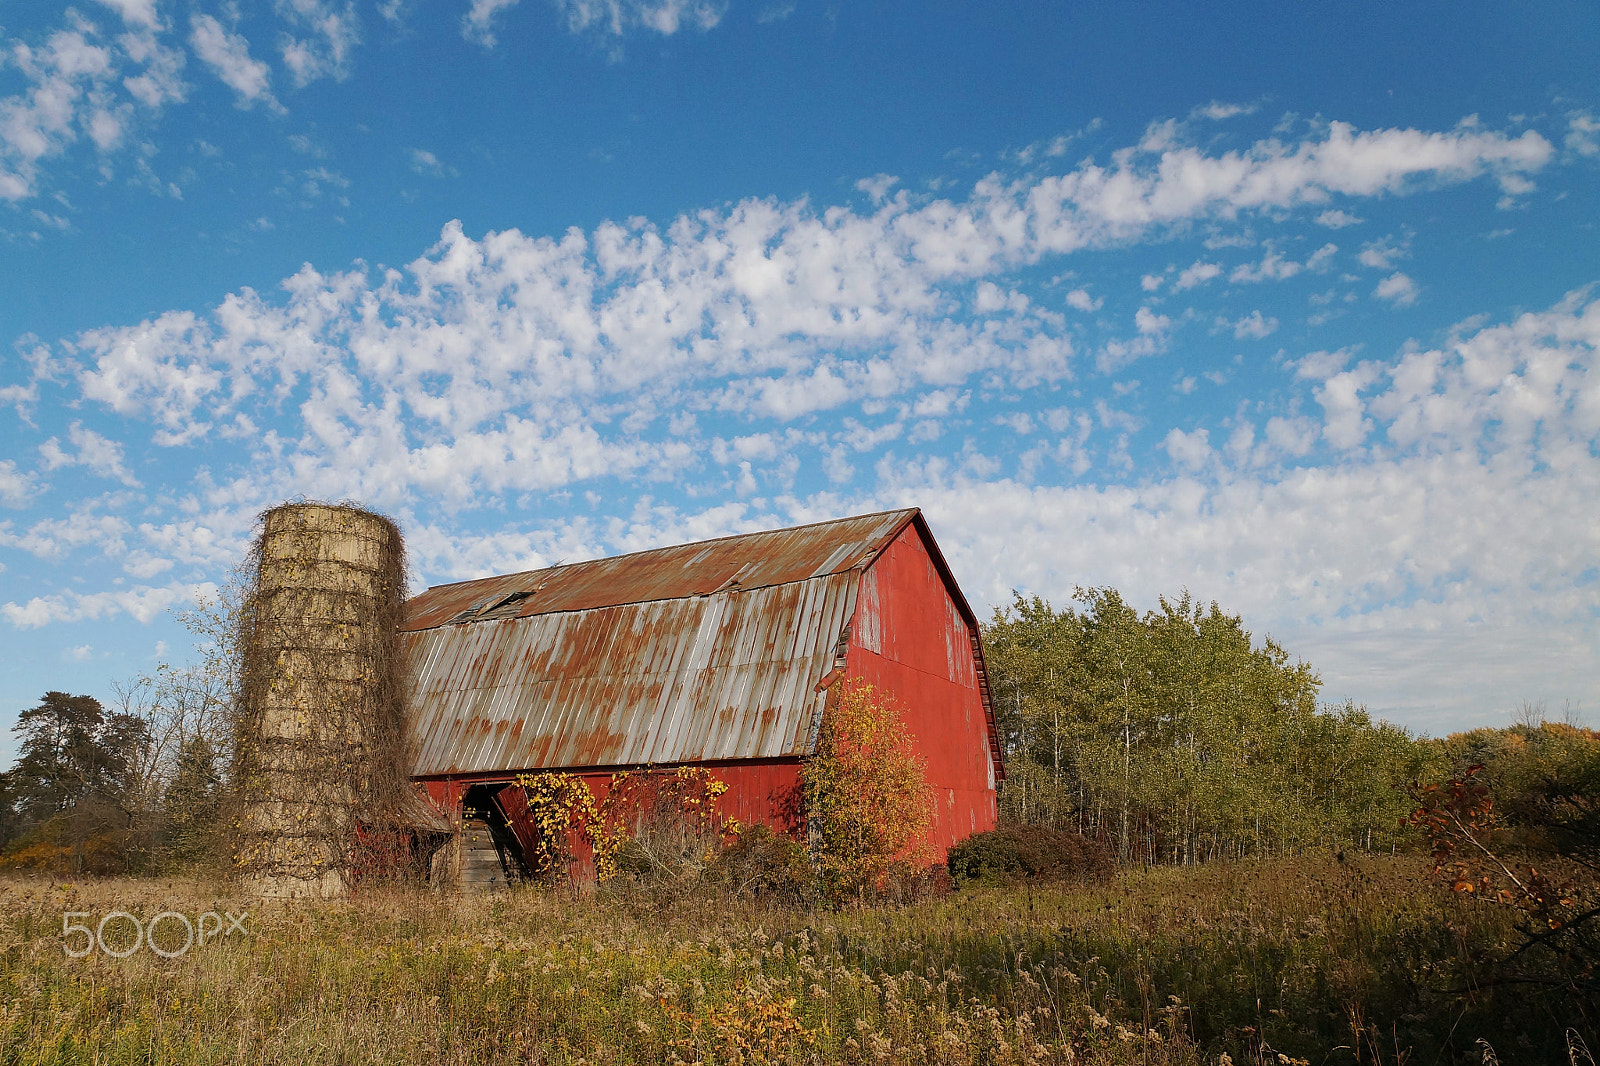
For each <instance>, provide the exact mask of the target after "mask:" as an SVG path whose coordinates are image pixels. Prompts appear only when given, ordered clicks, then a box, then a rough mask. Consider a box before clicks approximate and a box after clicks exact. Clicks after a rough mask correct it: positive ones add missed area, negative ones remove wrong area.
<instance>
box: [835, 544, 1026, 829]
mask: <svg viewBox="0 0 1600 1066" xmlns="http://www.w3.org/2000/svg"><path fill="white" fill-rule="evenodd" d="M845 672H846V673H847V674H849V675H850V676H852V677H855V676H859V677H862V678H864V679H866V680H867V681H870V682H871V683H872V684H874V685H876V686H878V687H879V688H880V689H881V690H883V691H885V692H887V693H889V694H890V695H892V696H893V697H894V698H895V699H896V700H897V701H899V703H900V706H901V710H902V713H903V714H904V716H905V722H906V728H907V729H908V730H909V731H910V732H911V734H912V735H913V736H915V737H916V740H917V747H918V749H919V750H920V751H921V752H922V754H923V755H924V756H925V757H926V758H927V760H928V766H927V777H928V783H929V785H931V786H932V788H933V793H934V808H935V814H934V825H933V834H932V841H931V842H932V843H933V845H934V847H935V848H936V849H937V851H938V857H939V858H940V859H943V858H944V855H945V852H946V851H947V850H948V849H949V847H950V845H952V844H954V843H955V842H956V841H958V840H962V839H964V838H966V837H968V836H971V835H972V834H973V833H981V832H983V831H985V830H988V829H993V828H994V826H995V817H996V814H997V807H996V803H995V782H994V763H993V761H992V760H991V758H990V752H989V735H988V720H987V718H986V717H985V715H984V710H983V697H982V695H981V694H980V693H979V690H978V672H977V668H976V666H975V665H974V663H973V660H972V636H971V631H970V630H969V629H968V628H967V623H966V620H965V619H964V618H962V616H961V612H960V610H959V609H957V607H956V604H955V601H954V600H953V599H951V597H950V593H949V591H948V589H947V588H946V586H945V583H944V580H943V579H942V578H941V577H940V576H939V571H938V570H937V569H936V568H935V567H934V564H933V559H932V558H931V557H930V556H929V555H928V551H927V548H926V546H925V545H924V544H923V540H922V537H921V536H920V535H919V534H918V532H917V529H916V527H915V526H914V525H908V526H907V527H906V528H905V529H903V530H902V531H901V532H900V535H899V536H898V537H896V538H895V539H894V540H893V541H891V542H890V543H889V545H888V546H887V547H886V548H884V550H883V551H882V552H880V553H879V554H878V557H877V558H876V559H875V560H874V561H873V563H872V565H871V566H870V567H868V568H867V571H866V573H864V574H863V575H862V577H861V593H860V596H859V597H858V598H857V600H856V613H855V619H854V621H853V622H852V624H851V629H850V648H849V651H848V653H847V657H846V661H845Z"/></svg>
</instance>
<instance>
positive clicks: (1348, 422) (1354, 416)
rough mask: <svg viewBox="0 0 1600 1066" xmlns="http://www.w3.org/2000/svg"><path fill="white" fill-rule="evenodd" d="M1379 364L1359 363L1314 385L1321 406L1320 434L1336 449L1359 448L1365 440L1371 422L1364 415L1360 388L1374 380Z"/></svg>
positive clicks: (1365, 386)
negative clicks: (1318, 384) (1351, 368)
mask: <svg viewBox="0 0 1600 1066" xmlns="http://www.w3.org/2000/svg"><path fill="white" fill-rule="evenodd" d="M1377 375H1378V367H1377V365H1376V364H1374V363H1362V364H1361V365H1360V366H1358V367H1356V368H1355V369H1353V370H1344V371H1340V372H1339V373H1337V374H1333V375H1331V376H1330V377H1329V378H1328V379H1327V380H1326V381H1324V382H1323V383H1322V384H1321V385H1320V386H1318V388H1317V392H1316V396H1317V402H1318V403H1320V404H1321V405H1322V414H1323V427H1322V435H1323V437H1324V438H1326V439H1327V441H1328V443H1330V444H1332V445H1333V446H1334V447H1335V448H1344V449H1350V448H1355V447H1359V446H1360V445H1361V444H1363V443H1364V442H1365V441H1366V439H1367V434H1368V432H1369V431H1370V430H1371V429H1372V423H1371V422H1370V421H1368V420H1367V419H1366V418H1364V417H1363V401H1362V399H1361V391H1362V390H1363V389H1365V388H1367V387H1368V386H1369V385H1371V384H1372V383H1373V381H1374V380H1376V378H1377Z"/></svg>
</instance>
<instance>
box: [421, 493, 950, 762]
mask: <svg viewBox="0 0 1600 1066" xmlns="http://www.w3.org/2000/svg"><path fill="white" fill-rule="evenodd" d="M913 523H914V524H915V525H916V526H917V528H918V531H919V533H920V534H921V535H922V536H923V538H924V539H925V541H926V543H927V545H928V547H929V549H930V555H931V556H932V557H933V559H934V561H935V563H936V565H937V566H938V568H939V569H940V571H941V572H942V573H943V575H944V577H945V580H946V584H947V585H948V587H949V588H950V591H951V594H952V596H953V597H954V598H955V600H956V603H957V605H958V607H959V609H960V610H961V612H962V614H963V616H964V617H966V618H967V619H968V622H969V625H971V626H972V627H973V628H974V629H975V628H976V620H975V619H974V618H973V616H972V612H971V609H970V608H969V607H968V606H967V603H966V601H965V599H963V598H962V596H961V593H960V590H959V589H957V588H956V587H955V583H954V581H953V580H951V578H950V575H949V571H948V568H946V567H945V565H944V560H943V558H942V557H941V556H940V555H939V552H938V549H937V547H936V546H935V545H934V544H933V541H932V537H931V536H930V535H929V534H928V530H927V526H926V523H925V522H924V521H923V519H922V517H921V513H920V512H919V511H918V510H916V509H915V508H912V509H908V510H901V511H886V512H883V513H880V514H871V515H862V516H859V517H855V518H844V519H839V520H836V521H832V522H820V523H816V524H814V525H807V526H799V527H797V528H793V529H780V530H773V531H770V532H763V533H749V534H744V535H742V536H735V537H724V538H722V539H720V540H711V541H702V542H700V543H696V544H684V545H678V546H675V547H669V548H657V549H655V550H653V551H646V552H637V553H634V554H631V555H621V556H615V557H613V558H609V559H596V560H592V561H589V562H582V563H573V564H570V565H566V566H558V567H551V568H548V569H544V570H533V571H528V572H526V573H521V574H510V575H506V576H503V577H492V578H483V579H481V580H477V581H464V582H458V583H456V584H451V585H441V586H437V587H434V588H431V589H429V590H427V591H426V592H424V593H422V594H421V595H419V596H417V597H415V598H413V599H412V600H411V601H409V602H408V604H407V609H406V621H405V623H404V626H403V628H404V630H405V640H406V641H407V643H408V645H409V649H408V650H409V653H410V657H411V670H412V675H413V676H412V685H411V690H410V692H411V704H412V717H411V722H412V735H413V738H414V740H415V741H416V744H417V760H416V764H415V768H414V771H413V773H414V774H415V775H416V776H419V777H425V776H441V775H454V774H472V773H493V772H501V771H506V770H521V769H535V768H558V767H578V766H585V767H593V766H628V765H640V764H671V763H682V762H701V761H709V760H724V759H758V758H773V757H781V756H790V755H798V754H806V753H808V752H809V751H810V750H811V748H812V746H813V745H814V743H815V733H816V728H817V724H818V721H819V719H820V715H821V711H822V706H823V700H824V699H825V695H824V694H822V693H819V692H818V691H817V689H816V684H817V681H818V680H819V679H820V678H821V677H822V676H823V675H824V674H826V673H827V672H828V671H829V670H830V669H831V668H832V666H833V665H834V659H835V655H836V652H837V651H838V649H839V645H840V642H841V638H842V636H843V634H842V630H843V628H844V626H845V624H846V623H847V622H848V621H849V619H850V617H851V615H852V613H853V612H854V609H855V600H856V594H857V590H858V589H859V587H860V576H861V574H860V572H861V570H863V569H865V567H866V566H867V565H869V564H870V563H871V561H872V560H873V558H875V557H876V555H877V553H878V552H880V551H881V550H883V548H884V547H886V546H887V545H888V544H889V542H890V541H892V540H894V538H895V537H896V536H898V535H899V534H900V532H901V531H902V530H903V529H905V528H906V526H907V525H911V524H913Z"/></svg>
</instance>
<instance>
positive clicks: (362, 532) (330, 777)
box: [235, 503, 409, 896]
mask: <svg viewBox="0 0 1600 1066" xmlns="http://www.w3.org/2000/svg"><path fill="white" fill-rule="evenodd" d="M253 561H254V563H255V575H254V584H253V588H252V589H251V594H250V596H249V597H248V600H247V602H246V606H245V617H244V618H243V619H242V622H241V655H242V662H241V664H240V666H241V670H240V687H241V698H242V703H243V706H242V708H241V710H242V714H241V716H240V720H239V733H238V737H237V744H236V748H235V758H236V766H235V769H236V775H237V776H236V780H237V782H238V785H239V793H238V795H239V800H240V807H239V822H238V826H237V829H238V836H237V838H236V851H235V860H236V862H237V864H238V867H239V872H240V873H241V875H242V876H243V879H244V881H245V884H246V886H247V887H248V888H249V889H251V890H253V891H255V892H258V893H260V894H263V895H272V896H334V895H341V894H343V893H344V892H345V891H346V890H347V889H348V888H349V885H350V882H351V876H352V873H353V871H354V869H355V863H356V861H357V852H358V837H359V833H358V824H360V825H363V826H365V827H371V826H373V825H374V824H381V823H382V822H383V816H384V813H385V811H386V810H398V809H399V808H400V807H401V806H402V805H403V804H404V802H405V790H406V789H407V788H408V787H409V786H408V784H407V778H406V771H405V768H404V767H403V766H402V760H401V757H400V756H401V746H402V740H401V738H402V729H403V716H404V705H403V698H404V697H403V692H404V689H403V680H404V678H403V664H402V663H401V661H400V641H399V621H400V612H401V607H402V604H403V603H404V599H405V587H404V586H405V556H404V548H403V545H402V542H401V538H400V531H399V530H398V529H397V528H396V527H395V525H394V523H393V522H391V521H389V520H388V519H387V518H384V517H382V516H381V515H376V514H373V513H371V512H370V511H365V510H362V509H360V508H358V507H354V506H348V505H336V504H324V503H290V504H283V505H282V506H279V507H275V508H273V509H272V510H270V511H267V512H266V513H265V514H264V515H262V520H261V533H260V536H259V537H258V539H257V541H256V544H255V548H254V552H253Z"/></svg>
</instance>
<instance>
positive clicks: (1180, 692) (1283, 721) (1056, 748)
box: [984, 588, 1448, 864]
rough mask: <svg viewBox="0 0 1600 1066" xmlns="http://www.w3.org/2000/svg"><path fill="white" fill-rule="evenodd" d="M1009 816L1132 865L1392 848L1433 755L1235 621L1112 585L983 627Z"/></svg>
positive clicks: (1026, 608) (1005, 612)
mask: <svg viewBox="0 0 1600 1066" xmlns="http://www.w3.org/2000/svg"><path fill="white" fill-rule="evenodd" d="M984 648H985V655H986V658H987V664H988V669H989V674H990V684H991V690H992V692H993V695H994V702H995V710H996V714H997V717H998V718H999V720H1000V726H1001V731H1002V734H1003V738H1004V743H1005V746H1006V784H1005V790H1004V792H1003V793H1002V797H1001V807H1002V816H1003V817H1004V818H1005V819H1008V820H1011V821H1015V822H1022V823H1032V824H1042V825H1047V826H1051V827H1054V828H1064V829H1072V830H1076V831H1077V832H1080V833H1082V834H1084V835H1085V836H1089V837H1092V838H1096V839H1101V840H1104V841H1106V842H1107V843H1108V844H1109V845H1110V846H1111V847H1112V848H1113V849H1114V850H1115V852H1116V853H1117V855H1118V856H1119V858H1120V859H1121V861H1123V862H1124V863H1140V862H1143V863H1152V864H1154V863H1177V864H1184V863H1193V862H1204V861H1209V860H1214V859H1224V858H1240V857H1245V856H1258V855H1274V854H1282V853H1287V852H1293V851H1296V850H1299V849H1303V848H1308V847H1314V846H1326V847H1335V848H1360V849H1365V850H1383V851H1389V850H1391V849H1393V848H1394V847H1395V846H1397V844H1399V843H1401V842H1402V841H1403V840H1406V839H1410V837H1411V835H1412V834H1411V833H1410V831H1409V830H1406V829H1404V828H1403V827H1402V825H1401V823H1402V821H1403V820H1404V819H1405V817H1406V815H1407V814H1408V813H1409V811H1410V810H1411V798H1410V795H1409V793H1408V791H1407V786H1408V784H1409V783H1411V782H1415V781H1418V780H1422V779H1425V778H1430V777H1433V776H1437V775H1439V774H1440V773H1442V772H1444V771H1445V769H1446V768H1447V766H1448V755H1447V753H1446V752H1445V751H1444V750H1443V749H1442V748H1440V747H1439V746H1438V745H1437V744H1433V743H1429V742H1424V741H1419V740H1418V739H1417V738H1415V737H1413V736H1411V735H1410V734H1409V733H1408V732H1407V731H1406V730H1404V729H1401V728H1400V727H1398V726H1395V725H1391V724H1389V723H1387V722H1383V721H1375V720H1374V719H1373V718H1372V717H1371V716H1370V715H1369V714H1368V713H1367V711H1366V710H1365V708H1363V707H1360V706H1358V705H1356V704H1354V703H1350V702H1346V703H1343V704H1339V705H1335V706H1325V705H1319V703H1318V694H1319V690H1320V686H1321V680H1320V678H1319V677H1318V676H1317V674H1316V672H1315V671H1314V670H1313V669H1312V668H1311V667H1310V666H1309V665H1308V664H1306V663H1304V662H1302V661H1299V660H1293V659H1291V658H1290V656H1289V654H1288V652H1287V651H1285V650H1284V649H1283V648H1282V647H1281V646H1280V645H1279V644H1277V643H1276V642H1275V641H1273V640H1271V639H1266V640H1263V641H1259V642H1258V641H1256V640H1255V639H1254V638H1253V637H1252V635H1251V633H1250V632H1249V631H1248V630H1247V629H1245V627H1244V624H1243V621H1242V619H1241V618H1240V617H1239V616H1238V615H1232V614H1228V613H1226V612H1225V611H1223V610H1222V609H1221V608H1220V607H1218V606H1217V604H1216V603H1212V604H1210V605H1209V606H1206V605H1201V604H1199V603H1197V602H1195V601H1194V600H1193V599H1192V598H1191V597H1190V596H1189V594H1188V593H1184V594H1183V595H1181V596H1179V597H1178V598H1176V599H1167V598H1165V597H1163V598H1162V599H1161V600H1160V603H1159V606H1158V608H1157V609H1156V610H1152V611H1147V612H1144V613H1142V614H1141V613H1140V612H1139V611H1137V610H1136V609H1135V608H1133V607H1132V606H1130V605H1129V604H1128V603H1127V602H1126V601H1125V600H1124V599H1123V597H1122V596H1121V595H1120V594H1119V593H1118V592H1117V591H1116V590H1115V589H1110V588H1100V589H1080V590H1079V591H1078V593H1077V595H1076V597H1075V600H1074V603H1073V605H1071V606H1068V607H1066V608H1062V609H1057V608H1055V607H1053V606H1051V604H1049V603H1048V602H1046V601H1045V600H1043V599H1040V598H1038V597H1033V598H1025V597H1023V596H1020V595H1018V596H1017V597H1016V599H1015V600H1014V602H1013V603H1012V604H1011V605H1010V606H1009V607H1008V608H1005V609H998V608H997V609H996V610H995V612H994V616H993V618H992V619H991V620H990V622H989V623H988V625H987V626H985V629H984Z"/></svg>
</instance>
